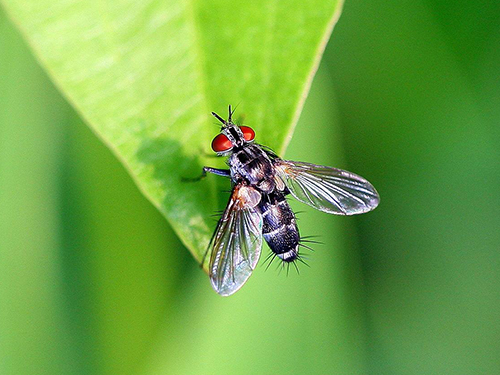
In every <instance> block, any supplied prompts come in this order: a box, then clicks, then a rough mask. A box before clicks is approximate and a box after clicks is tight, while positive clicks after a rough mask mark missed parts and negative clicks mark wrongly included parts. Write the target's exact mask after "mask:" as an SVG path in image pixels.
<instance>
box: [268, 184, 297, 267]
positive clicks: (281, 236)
mask: <svg viewBox="0 0 500 375" xmlns="http://www.w3.org/2000/svg"><path fill="white" fill-rule="evenodd" d="M259 208H260V210H261V213H262V217H263V227H262V235H263V236H264V239H265V240H266V242H267V244H268V245H269V247H270V248H271V251H272V252H273V253H274V254H276V256H278V257H279V258H280V259H281V260H282V261H283V262H287V263H289V262H293V261H295V260H297V259H298V257H299V242H300V234H299V229H298V227H297V222H296V219H295V215H294V213H293V211H292V210H291V208H290V206H289V205H288V202H287V201H286V198H285V196H284V195H283V193H281V192H273V193H271V194H265V195H263V196H262V200H261V202H260V203H259Z"/></svg>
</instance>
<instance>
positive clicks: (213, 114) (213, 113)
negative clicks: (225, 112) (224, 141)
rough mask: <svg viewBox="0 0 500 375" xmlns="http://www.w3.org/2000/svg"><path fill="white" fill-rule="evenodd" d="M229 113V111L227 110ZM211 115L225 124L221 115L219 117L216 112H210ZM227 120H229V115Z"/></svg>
mask: <svg viewBox="0 0 500 375" xmlns="http://www.w3.org/2000/svg"><path fill="white" fill-rule="evenodd" d="M229 113H231V112H229ZM212 116H214V117H215V118H216V119H217V120H219V121H220V122H222V123H223V124H224V125H227V123H226V120H224V119H223V118H222V117H220V116H219V115H218V114H217V113H215V112H212ZM229 122H231V116H230V117H229Z"/></svg>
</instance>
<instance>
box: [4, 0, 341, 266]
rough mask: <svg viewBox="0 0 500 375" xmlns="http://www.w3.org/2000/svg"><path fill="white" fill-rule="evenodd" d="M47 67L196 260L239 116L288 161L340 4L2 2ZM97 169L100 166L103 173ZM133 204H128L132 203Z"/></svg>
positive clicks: (331, 0) (315, 0) (316, 0)
mask: <svg viewBox="0 0 500 375" xmlns="http://www.w3.org/2000/svg"><path fill="white" fill-rule="evenodd" d="M2 2H3V4H4V6H5V8H6V10H7V12H8V14H10V16H11V17H12V18H13V20H14V21H15V23H16V24H17V25H18V27H19V28H20V29H21V31H22V32H23V34H24V35H25V37H26V38H27V40H28V42H29V43H30V45H31V46H32V48H33V49H34V51H35V53H36V55H37V57H38V58H39V60H40V62H41V63H42V65H43V66H44V67H45V68H46V69H47V71H48V72H49V74H50V75H51V77H52V78H53V80H54V82H55V83H56V85H57V86H58V87H59V88H60V90H61V91H62V92H63V93H64V95H65V96H66V97H67V99H68V100H69V101H70V102H71V103H72V105H73V106H74V107H75V108H76V109H77V110H78V111H79V113H80V115H81V116H82V117H83V118H84V119H85V120H86V122H87V123H88V124H89V125H90V126H91V128H92V129H93V130H94V131H95V133H96V134H97V135H98V136H99V137H101V138H102V140H103V141H104V142H105V143H106V144H107V145H108V146H109V147H110V148H111V149H112V150H113V151H114V153H115V154H116V155H117V157H118V158H119V159H120V160H121V161H122V162H123V163H124V165H125V166H126V167H127V169H128V170H129V172H130V174H131V175H132V177H133V178H134V179H135V181H136V182H137V184H138V186H139V187H140V189H141V190H142V191H143V192H144V194H145V195H146V196H147V197H148V198H149V199H150V200H151V201H152V202H153V204H154V205H155V206H156V207H158V209H159V210H160V211H161V212H162V213H163V214H164V215H165V216H166V217H167V218H168V219H169V221H170V223H171V224H172V226H173V227H174V229H175V230H176V232H177V233H178V235H179V236H180V238H181V239H182V240H183V242H184V243H185V244H186V245H187V246H188V247H189V248H190V249H191V251H192V252H193V254H194V255H195V257H196V258H197V259H200V258H201V255H202V254H203V252H204V249H205V248H206V245H207V242H208V238H209V236H210V232H211V231H212V229H213V226H214V224H213V222H212V221H211V218H210V215H211V214H212V213H213V211H214V210H215V209H220V208H221V205H222V204H223V203H222V202H218V200H217V198H218V193H217V191H218V189H217V186H216V182H215V181H216V179H215V178H211V177H209V178H207V179H206V180H204V181H202V182H199V183H184V182H181V177H184V176H196V175H199V173H200V171H201V167H202V165H204V164H212V165H214V164H215V165H217V163H218V165H221V162H220V161H218V162H217V163H215V161H213V160H212V159H210V160H208V159H206V158H204V154H205V153H207V154H208V153H209V151H210V150H209V144H210V140H211V139H212V137H213V136H214V135H215V134H216V133H217V130H218V128H217V127H215V126H213V125H212V124H213V123H214V120H213V119H212V118H211V116H210V111H217V112H219V113H220V114H221V115H225V114H226V110H227V105H228V104H233V105H239V106H238V111H237V116H238V115H239V116H241V117H244V120H245V123H247V124H249V125H251V126H253V127H254V128H255V130H256V132H257V141H258V142H261V143H263V144H267V145H269V146H271V147H273V148H274V149H275V150H276V151H278V152H280V153H281V152H283V151H284V149H285V147H286V144H287V142H288V140H289V139H290V136H291V132H292V130H293V127H294V124H295V123H296V121H297V119H298V116H299V113H300V110H301V108H302V104H303V101H304V98H305V96H306V94H307V91H308V89H309V86H310V83H311V80H312V77H313V75H314V72H315V70H316V68H317V65H318V63H319V59H320V56H321V54H322V51H323V49H324V47H325V44H326V41H327V40H328V37H329V35H330V32H331V29H332V27H333V25H334V23H335V21H336V20H337V18H338V16H339V14H340V9H341V4H342V1H341V0H311V1H307V2H305V1H301V0H290V1H266V0H258V1H252V2H250V1H248V2H246V1H227V0H209V1H194V0H192V1H188V0H172V1H160V0H148V1H136V0H116V1H113V2H102V1H101V0H89V1H79V0H58V1H53V0H22V1H21V0H2ZM95 167H96V168H98V167H99V166H95ZM123 204H127V202H123Z"/></svg>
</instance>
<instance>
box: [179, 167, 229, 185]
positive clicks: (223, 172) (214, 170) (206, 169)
mask: <svg viewBox="0 0 500 375" xmlns="http://www.w3.org/2000/svg"><path fill="white" fill-rule="evenodd" d="M207 172H208V173H213V174H216V175H217V176H222V177H231V171H230V170H229V169H219V168H212V167H203V172H202V173H201V176H199V177H196V178H183V179H182V181H185V182H195V181H200V180H201V179H203V178H205V177H207Z"/></svg>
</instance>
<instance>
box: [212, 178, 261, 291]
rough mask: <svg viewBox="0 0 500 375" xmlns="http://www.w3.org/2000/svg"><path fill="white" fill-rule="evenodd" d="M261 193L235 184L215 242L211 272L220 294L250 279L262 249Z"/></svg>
mask: <svg viewBox="0 0 500 375" xmlns="http://www.w3.org/2000/svg"><path fill="white" fill-rule="evenodd" d="M260 199H261V194H260V193H259V192H258V191H257V190H255V189H253V188H251V187H247V186H242V185H237V186H235V187H234V189H233V192H232V194H231V198H230V199H229V203H228V205H227V207H226V210H225V211H224V214H223V215H222V217H221V219H220V220H219V223H218V224H217V228H216V230H215V233H214V236H213V238H212V241H211V245H210V246H211V250H212V253H211V255H210V262H209V267H208V268H209V275H210V281H211V283H212V287H213V288H214V289H215V291H216V292H217V293H219V294H220V295H223V296H229V295H231V294H233V293H234V292H236V291H237V290H238V289H240V288H241V287H242V286H243V284H244V283H245V282H246V281H247V280H248V278H249V277H250V275H251V274H252V271H253V270H254V268H255V266H256V265H257V262H258V260H259V256H260V252H261V249H262V215H261V213H260V212H259V210H258V209H257V207H256V206H257V204H258V203H259V202H260Z"/></svg>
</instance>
